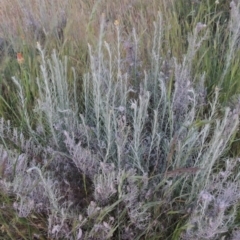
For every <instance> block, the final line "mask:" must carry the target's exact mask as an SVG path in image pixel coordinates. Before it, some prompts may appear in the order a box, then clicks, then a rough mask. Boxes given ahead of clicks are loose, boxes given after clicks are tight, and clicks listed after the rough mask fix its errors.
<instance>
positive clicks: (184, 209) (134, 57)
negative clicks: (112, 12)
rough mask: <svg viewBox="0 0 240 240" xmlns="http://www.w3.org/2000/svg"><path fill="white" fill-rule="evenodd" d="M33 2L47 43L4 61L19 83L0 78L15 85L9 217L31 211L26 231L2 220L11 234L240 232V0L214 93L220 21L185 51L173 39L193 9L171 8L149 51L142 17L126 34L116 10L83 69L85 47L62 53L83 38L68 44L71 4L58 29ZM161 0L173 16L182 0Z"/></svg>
mask: <svg viewBox="0 0 240 240" xmlns="http://www.w3.org/2000/svg"><path fill="white" fill-rule="evenodd" d="M23 2H24V4H25V5H24V6H23V5H22V8H23V10H24V11H23V13H24V14H25V15H24V14H23V15H21V16H23V19H24V17H27V18H28V19H29V20H31V24H30V25H31V29H30V30H29V31H30V32H32V33H34V34H33V36H32V37H33V38H32V39H35V40H36V41H37V43H36V47H35V48H36V49H32V48H30V47H29V49H26V50H25V52H26V53H27V52H28V53H29V54H30V53H31V54H32V56H33V59H35V62H34V61H33V63H32V62H31V57H29V62H26V59H27V58H25V55H24V54H23V56H24V59H23V60H22V61H21V58H20V57H19V56H21V55H18V58H17V62H18V65H16V63H14V60H12V61H11V60H9V61H7V62H5V63H3V66H5V64H6V65H9V66H10V64H12V66H15V65H16V68H15V69H16V72H15V73H16V74H15V76H12V77H10V78H8V81H9V82H8V83H6V79H5V78H3V80H1V84H2V86H3V87H5V88H6V89H7V90H5V91H2V95H1V102H0V103H1V104H2V106H1V108H0V109H1V111H0V113H1V115H2V117H1V119H0V177H1V179H0V190H1V195H0V197H1V199H3V206H2V208H1V209H2V210H1V209H0V217H1V218H3V216H6V215H7V216H8V218H10V219H11V218H12V219H16V220H14V221H16V222H17V221H19V222H20V220H22V219H25V220H26V221H28V223H27V224H26V223H25V224H26V225H27V226H26V227H27V228H28V229H30V230H29V231H28V233H26V232H25V231H23V230H22V229H24V227H23V226H24V225H21V224H20V223H19V225H18V224H16V227H15V228H14V230H12V229H11V228H9V227H8V226H7V224H6V223H5V221H2V220H1V218H0V224H2V227H1V229H0V231H1V233H0V235H1V234H2V235H3V236H7V237H9V239H14V238H15V239H16V238H17V237H18V238H19V237H21V238H22V239H71V240H72V239H79V240H80V239H86V240H89V239H92V240H105V239H123V240H124V239H125V240H131V239H182V240H190V239H191V240H192V239H213V240H217V239H231V240H235V239H238V238H239V235H240V229H239V226H238V221H239V209H238V203H239V200H240V194H239V192H240V174H239V161H240V158H239V157H238V156H237V155H233V154H232V152H231V148H232V146H233V142H234V141H235V139H236V136H237V135H238V127H239V114H240V101H239V99H240V97H239V96H238V95H237V91H236V92H235V94H234V96H232V98H229V99H228V98H227V97H226V95H228V93H229V92H231V91H232V89H230V90H229V92H228V93H226V95H224V94H225V93H224V92H223V89H225V88H224V84H225V81H226V77H227V76H229V74H233V75H234V74H235V73H236V72H237V70H236V71H235V72H234V71H233V73H229V71H230V70H231V69H232V70H233V68H234V66H235V63H234V59H233V56H235V55H234V54H235V52H236V51H237V50H236V49H238V38H239V36H238V35H239V33H238V28H237V27H234V24H235V25H237V22H235V21H236V18H238V17H239V16H238V15H239V13H238V11H239V6H238V5H239V4H237V3H236V2H235V1H232V2H231V4H230V6H231V12H230V15H229V16H230V17H229V27H228V31H229V36H228V38H229V39H228V41H229V48H228V49H227V50H226V54H227V55H226V59H225V60H224V63H223V65H222V66H224V67H223V68H222V69H221V70H222V72H221V73H219V77H220V78H219V81H218V82H216V84H213V85H212V87H214V88H213V89H212V90H211V91H210V89H209V83H207V82H206V80H207V79H208V78H209V76H208V73H210V69H207V70H206V71H204V69H205V67H204V66H205V63H206V62H207V56H208V55H209V52H211V51H213V49H211V47H208V46H207V45H211V41H212V39H211V38H213V37H214V36H213V33H212V32H211V30H212V29H211V27H210V24H209V25H208V24H205V23H203V22H201V21H196V22H195V21H193V22H192V23H191V24H192V27H191V28H189V30H188V34H187V37H186V41H187V44H183V45H182V49H181V55H180V56H178V55H177V54H174V52H175V51H176V50H177V44H178V43H176V45H174V44H173V42H170V43H171V44H173V46H171V44H170V43H167V40H169V41H172V40H171V39H172V38H173V37H174V36H175V35H174V34H175V33H177V32H178V31H180V30H181V29H180V25H179V24H178V23H177V21H181V20H178V19H177V18H176V17H172V18H171V21H169V22H167V21H166V16H165V15H164V14H163V12H162V11H159V12H158V13H157V14H156V16H155V17H156V18H155V21H154V22H153V23H152V26H153V27H152V38H151V39H150V40H151V41H150V40H148V41H147V43H148V45H147V48H148V49H147V50H145V54H146V55H144V54H143V52H144V51H142V48H143V46H142V41H144V39H143V37H142V36H141V32H140V33H139V31H137V29H136V28H134V27H133V28H132V30H131V32H129V33H128V35H127V36H126V35H125V34H124V28H123V25H122V23H121V22H120V19H116V20H115V21H114V23H113V25H112V26H111V31H112V32H113V36H111V37H109V36H108V30H109V29H108V27H109V26H108V24H109V23H108V21H109V20H107V19H106V16H105V15H104V14H102V16H101V17H100V22H99V23H98V24H99V25H98V26H99V34H98V35H99V37H98V39H97V40H94V39H89V41H88V44H87V45H86V47H87V50H86V51H87V52H88V54H87V60H86V62H87V63H86V67H85V68H84V71H82V66H83V65H81V67H79V65H78V63H77V62H75V64H76V66H74V64H73V63H74V61H72V59H73V57H72V56H71V55H70V54H66V55H65V54H62V53H63V52H64V51H66V53H71V50H69V49H70V48H71V47H72V46H71V47H69V49H68V50H65V49H64V48H63V47H62V45H65V44H67V40H65V38H64V37H65V36H64V31H65V27H66V25H67V21H66V19H67V18H65V14H66V13H63V12H62V14H63V15H61V17H60V18H57V19H58V21H56V22H54V24H53V25H49V26H48V27H49V28H48V30H46V28H47V25H44V24H46V22H41V14H40V15H36V16H35V18H34V15H32V14H30V13H29V14H27V10H26V9H25V8H24V7H26V6H28V5H27V3H28V1H26V0H25V1H23ZM46 2H47V1H46ZM59 2H61V1H59ZM82 3H83V2H82ZM59 4H60V3H59ZM99 4H100V3H99ZM124 4H125V3H124ZM161 4H162V5H161V6H162V7H163V8H164V9H165V10H166V14H169V16H171V14H170V13H169V11H170V10H171V11H174V6H175V5H174V4H173V3H172V5H171V4H169V5H166V2H165V1H163V3H161ZM179 4H180V2H179ZM57 6H58V5H57ZM59 6H61V7H62V5H59ZM82 7H83V8H84V7H86V6H85V5H84V4H83V6H82ZM97 7H99V6H97V3H95V4H94V8H93V10H92V12H91V17H92V18H93V15H94V14H95V11H96V10H94V9H96V8H97ZM142 7H143V6H142ZM175 7H176V6H175ZM198 7H199V9H200V10H201V6H200V5H199V6H198ZM59 8H60V7H59ZM140 8H141V6H140V7H139V9H140ZM169 9H170V10H169ZM200 10H199V11H200ZM195 11H197V7H196V9H195ZM40 13H41V11H40ZM133 15H134V14H133ZM44 16H45V15H44ZM56 16H59V15H56ZM63 16H64V17H63ZM234 16H235V17H236V18H234ZM199 18H200V17H199ZM59 19H62V21H60V20H59ZM234 19H235V20H234ZM92 21H93V20H92V19H91V18H90V20H89V25H88V26H87V28H88V31H89V35H91V34H92V32H91V31H92V27H91V24H92ZM174 21H175V24H176V25H174V24H173V23H174ZM211 21H212V20H211ZM59 22H60V23H59ZM41 24H43V25H41ZM59 24H60V25H59ZM186 26H187V24H186ZM237 26H238V25H237ZM66 28H67V27H66ZM27 29H29V27H28V28H27ZM33 29H34V30H33ZM236 29H237V30H236ZM171 31H172V35H171V34H170V32H171ZM51 33H52V35H51ZM215 34H216V36H217V37H218V32H216V33H215ZM40 35H41V36H40ZM50 35H51V36H50ZM108 38H110V39H111V38H113V39H114V41H108ZM52 39H55V41H56V42H57V43H56V42H55V43H54V44H53V42H52V41H54V40H52ZM56 39H57V40H56ZM59 40H60V41H59ZM73 41H74V40H73ZM74 43H76V46H77V43H79V42H77V41H75V42H74ZM0 44H1V42H0ZM73 45H74V44H73ZM184 45H186V46H184ZM6 46H7V47H13V48H16V45H14V44H10V43H8V44H6ZM52 46H54V47H55V49H54V50H51V51H50V50H49V49H50V48H51V47H52ZM76 46H75V47H76ZM31 47H32V46H31ZM171 47H172V49H171ZM79 48H80V47H79ZM6 49H7V48H6V47H5V50H6ZM14 50H15V49H14ZM203 52H204V53H203ZM31 54H30V55H31ZM5 55H8V53H5ZM199 56H200V57H199ZM235 57H236V56H235ZM4 58H5V57H4ZM196 59H200V60H199V63H198V64H196ZM216 61H217V60H216ZM212 64H213V63H212ZM219 64H220V63H219ZM196 65H198V67H196ZM213 65H214V64H213ZM5 69H6V68H5ZM199 69H200V70H201V71H200V70H199ZM5 74H6V72H5ZM236 74H237V73H236ZM6 76H7V74H6ZM213 81H214V80H213ZM11 89H12V92H11V91H10V90H11ZM208 93H209V94H208ZM6 109H8V111H9V113H8V114H4V111H6ZM9 116H12V119H11V118H9ZM5 203H6V205H5ZM6 208H8V209H11V212H10V210H9V212H10V213H9V214H7V213H6ZM1 211H2V212H1ZM14 214H15V217H14ZM36 226H39V228H40V229H41V230H39V229H37V227H36ZM4 234H5V235H4ZM6 239H7V238H6Z"/></svg>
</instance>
